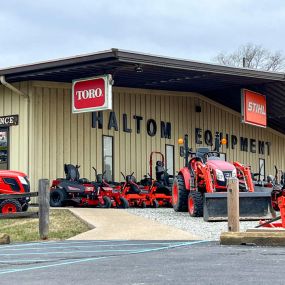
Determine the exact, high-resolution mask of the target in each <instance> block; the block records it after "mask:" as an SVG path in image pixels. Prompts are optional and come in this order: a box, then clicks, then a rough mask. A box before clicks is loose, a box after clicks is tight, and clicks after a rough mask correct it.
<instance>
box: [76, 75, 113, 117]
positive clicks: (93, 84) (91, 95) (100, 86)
mask: <svg viewBox="0 0 285 285" xmlns="http://www.w3.org/2000/svg"><path fill="white" fill-rule="evenodd" d="M111 80H112V77H111V75H104V76H100V77H92V78H86V79H79V80H74V81H73V82H72V112H73V113H83V112H94V111H102V110H108V109H112V85H111V83H110V82H111Z"/></svg>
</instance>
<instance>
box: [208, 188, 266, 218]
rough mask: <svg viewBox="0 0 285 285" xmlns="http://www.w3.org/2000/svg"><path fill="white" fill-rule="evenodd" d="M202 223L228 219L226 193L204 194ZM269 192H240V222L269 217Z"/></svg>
mask: <svg viewBox="0 0 285 285" xmlns="http://www.w3.org/2000/svg"><path fill="white" fill-rule="evenodd" d="M203 203H204V204H203V217H204V221H206V222H211V221H225V220H227V217H228V209H227V193H226V192H223V193H221V192H220V193H206V194H205V195H204V202H203ZM270 207H271V194H270V192H240V193H239V215H240V220H260V219H263V218H268V217H269V215H270Z"/></svg>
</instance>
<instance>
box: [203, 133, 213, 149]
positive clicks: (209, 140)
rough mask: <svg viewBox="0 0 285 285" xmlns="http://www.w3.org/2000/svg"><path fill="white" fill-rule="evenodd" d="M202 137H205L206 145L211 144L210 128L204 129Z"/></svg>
mask: <svg viewBox="0 0 285 285" xmlns="http://www.w3.org/2000/svg"><path fill="white" fill-rule="evenodd" d="M204 139H205V144H206V145H210V146H212V145H213V135H212V132H211V131H210V130H206V131H205V133H204Z"/></svg>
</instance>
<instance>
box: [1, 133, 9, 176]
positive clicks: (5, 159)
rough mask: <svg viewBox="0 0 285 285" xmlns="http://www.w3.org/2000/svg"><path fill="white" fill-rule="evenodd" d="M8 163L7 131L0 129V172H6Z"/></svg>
mask: <svg viewBox="0 0 285 285" xmlns="http://www.w3.org/2000/svg"><path fill="white" fill-rule="evenodd" d="M8 162H9V129H8V128H0V170H7V169H8V167H9V166H8Z"/></svg>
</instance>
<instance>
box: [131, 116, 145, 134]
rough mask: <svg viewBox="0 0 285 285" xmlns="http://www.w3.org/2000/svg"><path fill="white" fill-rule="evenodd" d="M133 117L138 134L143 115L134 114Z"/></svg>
mask: <svg viewBox="0 0 285 285" xmlns="http://www.w3.org/2000/svg"><path fill="white" fill-rule="evenodd" d="M133 118H134V119H135V120H136V129H137V134H140V132H141V120H142V119H143V117H141V116H137V115H134V117H133Z"/></svg>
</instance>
